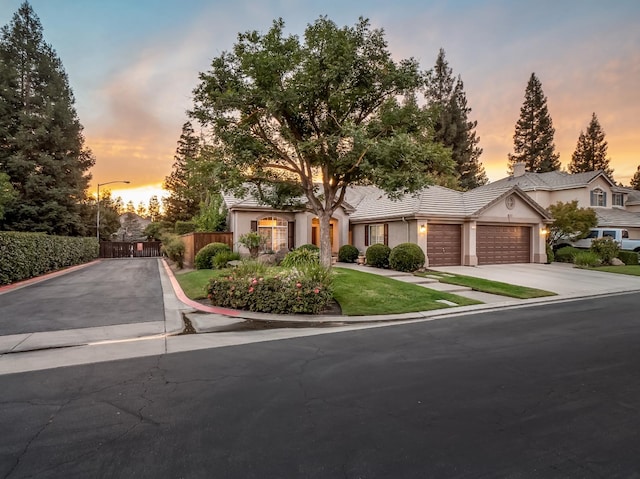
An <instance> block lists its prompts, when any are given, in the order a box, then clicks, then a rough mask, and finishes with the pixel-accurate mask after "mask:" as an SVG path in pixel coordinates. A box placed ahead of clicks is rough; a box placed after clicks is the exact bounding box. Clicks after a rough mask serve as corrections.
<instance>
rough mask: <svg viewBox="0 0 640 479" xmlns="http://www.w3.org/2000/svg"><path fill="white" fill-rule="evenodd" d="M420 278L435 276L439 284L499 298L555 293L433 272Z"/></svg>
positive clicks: (528, 297)
mask: <svg viewBox="0 0 640 479" xmlns="http://www.w3.org/2000/svg"><path fill="white" fill-rule="evenodd" d="M419 275H420V276H437V277H438V278H439V280H440V282H441V283H448V284H457V285H459V286H467V287H469V288H471V289H473V290H474V291H481V292H483V293H491V294H498V295H500V296H508V297H510V298H518V299H530V298H542V297H544V296H555V295H556V293H552V292H550V291H544V290H542V289H535V288H527V287H525V286H517V285H514V284H508V283H501V282H499V281H490V280H488V279H481V278H474V277H471V276H462V275H457V274H456V275H449V274H442V273H439V272H435V271H429V272H428V273H426V274H419Z"/></svg>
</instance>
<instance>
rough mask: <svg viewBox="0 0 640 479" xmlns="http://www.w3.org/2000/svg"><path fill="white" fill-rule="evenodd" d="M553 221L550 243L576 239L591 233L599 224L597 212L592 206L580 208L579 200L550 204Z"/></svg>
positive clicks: (550, 228)
mask: <svg viewBox="0 0 640 479" xmlns="http://www.w3.org/2000/svg"><path fill="white" fill-rule="evenodd" d="M549 213H551V215H552V216H553V223H552V224H551V226H550V227H549V238H548V240H549V243H550V244H552V245H555V244H559V243H561V242H562V241H575V240H576V239H580V238H581V237H584V236H585V235H587V234H588V233H589V230H590V229H591V228H594V227H595V226H596V225H597V224H598V218H597V216H596V212H595V211H594V210H592V209H591V208H579V207H578V200H573V201H568V202H566V203H563V202H562V201H558V202H557V203H555V204H553V205H550V206H549Z"/></svg>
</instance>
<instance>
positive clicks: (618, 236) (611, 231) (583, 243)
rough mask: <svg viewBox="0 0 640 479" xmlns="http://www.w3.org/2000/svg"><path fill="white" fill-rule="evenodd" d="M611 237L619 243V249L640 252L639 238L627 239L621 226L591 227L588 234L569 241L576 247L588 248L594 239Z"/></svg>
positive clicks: (626, 233) (627, 234)
mask: <svg viewBox="0 0 640 479" xmlns="http://www.w3.org/2000/svg"><path fill="white" fill-rule="evenodd" d="M607 237H610V238H613V239H614V240H616V241H617V242H618V244H619V245H620V249H623V250H628V251H635V252H636V253H638V252H640V239H629V232H628V231H627V230H625V229H622V228H593V229H591V231H590V232H589V234H588V235H587V236H586V237H585V238H583V239H579V240H577V241H573V242H571V243H569V245H570V246H574V247H576V248H590V247H591V242H592V241H593V240H594V239H600V238H607Z"/></svg>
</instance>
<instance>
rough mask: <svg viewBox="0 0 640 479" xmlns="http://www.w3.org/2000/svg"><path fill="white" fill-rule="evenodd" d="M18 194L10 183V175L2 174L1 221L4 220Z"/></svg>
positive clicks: (0, 178) (0, 187) (0, 175)
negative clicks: (8, 208) (6, 211)
mask: <svg viewBox="0 0 640 479" xmlns="http://www.w3.org/2000/svg"><path fill="white" fill-rule="evenodd" d="M15 196H16V193H15V191H14V190H13V186H11V182H10V181H9V175H7V174H6V173H0V220H1V219H2V218H4V212H5V210H6V209H7V207H8V206H9V203H11V202H12V201H13V200H14V199H15Z"/></svg>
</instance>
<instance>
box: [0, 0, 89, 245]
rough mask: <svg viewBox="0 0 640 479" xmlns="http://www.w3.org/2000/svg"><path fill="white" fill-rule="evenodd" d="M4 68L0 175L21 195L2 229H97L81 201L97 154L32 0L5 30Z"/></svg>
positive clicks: (0, 57) (1, 36) (1, 44)
mask: <svg viewBox="0 0 640 479" xmlns="http://www.w3.org/2000/svg"><path fill="white" fill-rule="evenodd" d="M0 66H1V68H0V172H2V173H5V174H6V175H7V176H8V177H9V182H10V183H11V185H12V187H13V189H14V190H15V194H16V201H12V202H11V203H9V204H8V205H7V209H6V211H5V217H4V219H3V220H0V229H9V230H18V231H43V232H46V233H53V234H61V235H83V234H91V233H92V232H91V231H89V229H88V227H87V225H86V224H85V223H84V222H83V221H82V214H83V213H82V203H83V202H84V201H85V198H86V189H87V186H88V182H89V179H90V175H89V174H88V173H87V171H88V170H89V168H91V166H93V164H94V158H93V156H92V154H91V152H90V151H89V150H88V149H87V148H86V147H85V145H84V138H83V136H82V126H81V125H80V122H79V120H78V117H77V114H76V111H75V108H74V98H73V94H72V92H71V88H70V87H69V83H68V79H67V75H66V73H65V71H64V68H63V66H62V62H61V61H60V59H59V58H58V56H57V55H56V53H55V51H54V50H53V48H52V47H51V46H50V45H48V44H47V43H45V41H44V40H43V32H42V25H41V24H40V20H39V19H38V17H37V16H36V14H35V13H34V11H33V9H32V8H31V6H30V5H29V3H27V2H25V3H23V4H22V5H21V6H20V8H19V9H18V11H17V12H16V13H15V14H14V16H13V19H12V20H11V22H10V23H9V24H8V25H5V26H4V27H3V28H2V31H1V32H0ZM94 231H95V229H94Z"/></svg>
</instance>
